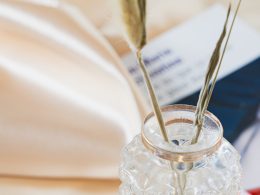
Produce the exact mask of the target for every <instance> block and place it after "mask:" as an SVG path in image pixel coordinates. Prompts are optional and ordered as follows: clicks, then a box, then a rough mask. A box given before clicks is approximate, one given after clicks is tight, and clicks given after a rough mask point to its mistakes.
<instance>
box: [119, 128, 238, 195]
mask: <svg viewBox="0 0 260 195" xmlns="http://www.w3.org/2000/svg"><path fill="white" fill-rule="evenodd" d="M154 135H155V136H156V133H155V134H154ZM175 136H176V135H175ZM158 139H159V137H158ZM180 140H183V137H182V138H180V139H179V140H178V141H179V142H180ZM157 141H158V140H157ZM175 147H176V146H175ZM192 147H193V146H192V145H190V148H191V150H192V149H193V148H192ZM187 152H188V151H187ZM239 160H240V156H239V154H238V153H237V151H236V150H235V149H234V148H233V146H232V145H231V144H230V143H229V142H228V141H227V140H225V139H224V138H223V140H222V143H221V145H220V147H219V148H218V149H217V150H216V151H215V152H214V153H213V154H211V155H209V156H203V157H202V158H200V159H199V160H197V161H194V162H193V163H192V165H191V167H190V168H189V169H188V171H187V172H182V170H185V166H187V165H188V164H187V163H186V162H185V163H175V165H177V166H176V169H172V168H171V166H170V161H169V160H166V159H163V158H161V157H158V156H157V155H156V154H154V153H152V152H151V151H150V150H148V149H147V148H146V147H145V146H144V144H143V142H142V138H141V135H137V136H136V137H135V138H134V139H133V140H132V141H131V142H130V143H129V144H128V145H127V146H126V147H125V148H124V149H123V151H122V162H121V165H120V171H119V176H120V180H121V182H122V183H121V186H120V188H119V193H120V194H121V195H238V194H240V178H241V167H240V163H239ZM180 174H181V175H182V177H185V182H184V184H183V185H182V186H183V188H182V189H181V188H180V180H179V177H178V175H180ZM182 183H183V182H182Z"/></svg>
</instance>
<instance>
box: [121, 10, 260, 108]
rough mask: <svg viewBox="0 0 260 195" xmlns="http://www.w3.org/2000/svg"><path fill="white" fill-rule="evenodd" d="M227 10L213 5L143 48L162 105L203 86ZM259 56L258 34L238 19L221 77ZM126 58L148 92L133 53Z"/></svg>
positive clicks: (139, 83)
mask: <svg viewBox="0 0 260 195" xmlns="http://www.w3.org/2000/svg"><path fill="white" fill-rule="evenodd" d="M226 12H227V10H226V8H224V7H223V6H221V5H214V6H212V7H210V8H209V9H208V10H206V11H205V12H203V13H201V14H200V15H198V16H197V17H194V18H192V19H191V20H190V21H188V22H186V23H184V24H182V25H180V26H178V27H176V28H174V29H172V30H170V31H168V32H166V33H163V34H161V35H160V36H159V37H157V38H155V39H154V40H152V41H150V42H149V43H148V45H147V46H146V47H145V48H144V50H143V55H144V61H145V63H146V66H147V69H148V71H149V73H150V76H151V79H152V82H153V85H154V88H155V91H156V94H157V97H158V99H159V102H160V104H161V105H165V104H169V103H172V102H175V101H178V100H180V99H182V98H184V97H186V96H188V95H190V94H192V93H194V92H196V91H198V90H199V89H200V88H201V87H202V83H203V80H204V75H205V71H206V68H207V66H208V62H209V59H210V56H211V53H212V51H213V49H214V47H215V45H216V42H217V40H218V38H219V36H220V34H221V31H222V29H223V25H224V21H225V18H226ZM231 19H232V18H231ZM230 23H231V20H230ZM259 56H260V36H259V34H258V33H257V32H256V31H255V30H254V29H252V28H250V27H249V26H248V25H247V24H245V23H244V22H243V21H241V20H240V19H237V20H236V22H235V25H234V28H233V32H232V34H231V39H230V41H229V44H228V47H227V52H226V54H225V56H224V60H223V64H222V67H221V70H220V73H219V77H218V79H221V78H223V77H224V76H226V75H228V74H230V73H232V72H234V71H235V70H237V69H239V68H241V67H243V66H245V65H246V64H247V63H249V62H250V61H252V60H254V59H255V58H257V57H259ZM123 61H124V63H125V65H126V66H127V68H128V70H129V72H130V73H131V75H132V76H133V77H134V79H135V81H136V82H137V84H138V85H139V86H140V88H141V91H143V92H144V93H145V94H146V90H145V88H144V83H143V80H142V77H141V73H140V71H139V68H138V66H137V63H136V60H135V57H134V55H133V54H129V55H126V56H124V57H123Z"/></svg>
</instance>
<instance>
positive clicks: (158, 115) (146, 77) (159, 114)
mask: <svg viewBox="0 0 260 195" xmlns="http://www.w3.org/2000/svg"><path fill="white" fill-rule="evenodd" d="M136 57H137V60H138V63H139V66H140V69H141V72H142V75H143V78H144V80H145V84H146V87H147V90H148V93H149V97H150V100H151V103H152V107H153V111H154V114H155V117H156V119H157V121H158V124H159V127H160V130H161V134H162V136H163V139H164V140H165V141H166V142H169V139H168V136H167V132H166V128H165V124H164V121H163V117H162V112H161V109H160V106H159V104H158V100H157V98H156V95H155V92H154V89H153V86H152V83H151V80H150V77H149V74H148V72H147V69H146V67H145V64H144V62H143V58H142V52H141V50H137V52H136Z"/></svg>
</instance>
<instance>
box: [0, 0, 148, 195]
mask: <svg viewBox="0 0 260 195" xmlns="http://www.w3.org/2000/svg"><path fill="white" fill-rule="evenodd" d="M42 2H44V3H41V2H40V1H38V2H34V3H32V2H29V3H28V2H26V1H11V0H10V1H9V0H8V1H0V29H1V30H0V43H1V44H0V194H8V195H9V194H19V195H20V194H36V195H37V194H55V195H56V194H112V193H115V192H116V191H117V188H118V184H119V182H118V180H117V178H118V163H119V161H120V151H121V149H122V147H123V146H124V145H125V144H127V143H128V142H129V141H130V140H131V139H132V138H133V136H134V135H136V134H137V133H139V131H140V125H141V119H142V117H143V116H144V113H145V111H146V106H145V104H144V102H143V100H142V97H141V96H140V94H139V92H138V91H137V87H136V86H135V84H134V83H133V81H132V80H131V78H130V76H129V75H128V73H127V71H126V70H125V68H124V66H123V65H122V64H121V62H120V60H119V58H118V56H117V55H116V54H115V52H114V51H113V49H112V48H111V47H110V45H109V44H108V43H107V42H106V41H105V39H104V38H103V37H102V36H101V35H100V34H99V33H98V32H97V31H96V29H95V28H94V27H93V26H92V24H91V23H90V22H89V21H88V19H87V18H86V17H85V15H84V14H83V13H82V12H80V11H79V9H78V7H77V6H74V5H73V4H67V3H63V2H61V1H54V0H53V1H42ZM48 2H49V3H48ZM39 3H40V4H39ZM110 192H111V193H110Z"/></svg>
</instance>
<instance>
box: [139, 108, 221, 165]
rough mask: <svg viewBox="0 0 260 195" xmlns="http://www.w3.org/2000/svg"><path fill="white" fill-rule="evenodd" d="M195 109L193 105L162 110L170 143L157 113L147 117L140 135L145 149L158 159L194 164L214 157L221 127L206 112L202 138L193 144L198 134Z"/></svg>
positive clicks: (218, 144)
mask: <svg viewBox="0 0 260 195" xmlns="http://www.w3.org/2000/svg"><path fill="white" fill-rule="evenodd" d="M195 109H196V107H195V106H191V105H170V106H165V107H163V108H162V109H161V111H162V115H163V119H164V122H165V126H166V130H167V135H168V138H169V140H170V142H165V141H164V140H163V137H162V136H161V132H160V129H159V126H158V123H157V120H156V118H155V116H154V114H153V113H150V114H148V115H147V117H146V118H145V120H144V124H143V128H142V133H141V136H142V142H143V144H144V146H145V147H146V148H147V149H148V150H150V151H151V152H153V153H154V154H155V155H156V156H158V157H160V158H163V159H166V160H169V161H175V162H194V161H198V160H200V159H202V158H203V157H205V156H209V155H211V154H213V153H214V152H215V151H216V150H218V148H219V146H220V145H221V142H222V138H223V128H222V125H221V123H220V121H219V120H218V119H217V117H216V116H214V115H213V114H212V113H210V112H208V111H207V112H206V113H205V118H204V125H203V129H202V133H201V136H200V139H199V141H198V142H197V143H196V144H192V145H191V144H190V142H191V139H192V138H193V136H194V135H195V127H194V125H193V121H194V119H195Z"/></svg>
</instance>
